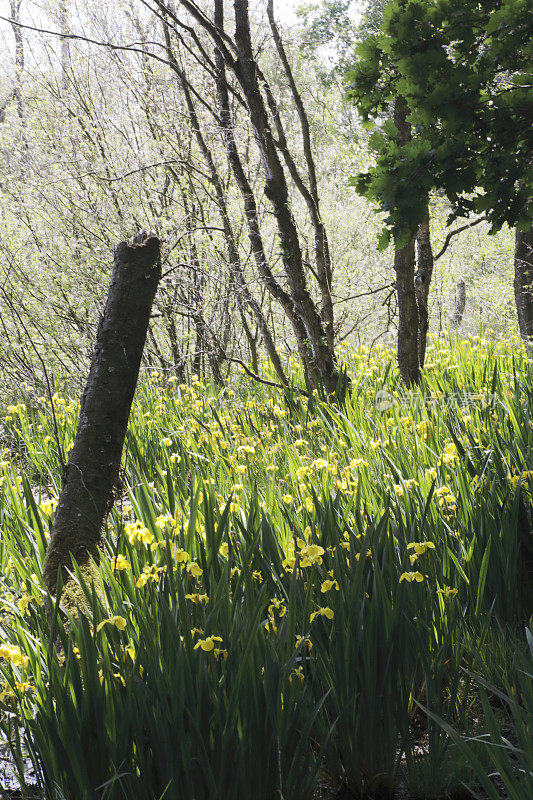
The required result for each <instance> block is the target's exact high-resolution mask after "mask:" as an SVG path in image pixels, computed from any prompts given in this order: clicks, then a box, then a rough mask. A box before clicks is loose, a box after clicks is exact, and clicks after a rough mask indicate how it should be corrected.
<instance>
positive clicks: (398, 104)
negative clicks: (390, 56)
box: [393, 96, 420, 386]
mask: <svg viewBox="0 0 533 800" xmlns="http://www.w3.org/2000/svg"><path fill="white" fill-rule="evenodd" d="M407 113H408V109H407V105H406V103H405V100H404V99H403V97H400V96H398V97H396V99H395V101H394V107H393V116H394V124H395V125H396V128H397V130H398V138H399V141H400V144H406V143H407V142H408V141H410V139H411V126H410V124H409V123H408V122H407ZM405 234H406V235H407V241H405ZM399 238H400V237H396V239H395V253H394V271H395V272H396V292H397V296H398V317H399V321H398V367H399V369H400V375H401V376H402V380H403V382H404V383H405V384H406V385H407V386H411V385H413V384H417V383H419V382H420V362H419V355H418V326H419V317H418V307H417V302H416V294H415V239H416V234H415V231H412V230H408V231H406V232H404V235H403V236H402V237H401V239H402V240H401V246H399V243H398V239H399Z"/></svg>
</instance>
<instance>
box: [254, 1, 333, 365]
mask: <svg viewBox="0 0 533 800" xmlns="http://www.w3.org/2000/svg"><path fill="white" fill-rule="evenodd" d="M267 14H268V21H269V23H270V28H271V30H272V36H273V38H274V42H275V45H276V49H277V51H278V55H279V58H280V61H281V63H282V65H283V69H284V71H285V75H286V76H287V80H288V81H289V86H290V89H291V93H292V97H293V100H294V105H295V106H296V110H297V112H298V117H299V119H300V126H301V129H302V141H303V150H304V156H305V162H306V165H307V173H308V178H309V188H307V187H306V186H305V185H304V184H303V181H302V180H301V179H299V176H295V175H294V172H295V171H297V168H296V165H295V164H294V163H293V161H292V159H290V162H292V163H289V164H288V166H289V169H290V172H291V175H292V176H293V178H294V180H295V183H296V185H297V186H298V188H299V190H300V192H301V193H302V196H303V197H304V200H305V201H306V203H307V207H308V209H309V214H310V216H311V222H312V224H313V228H314V232H315V261H316V271H317V279H318V285H319V288H320V296H321V301H322V308H321V317H322V321H323V323H324V327H325V329H326V336H327V340H328V346H329V349H330V351H331V353H333V352H334V347H335V331H334V319H333V300H332V297H331V280H332V274H331V257H330V252H329V242H328V237H327V233H326V228H325V226H324V223H323V222H322V219H321V217H320V203H319V196H318V183H317V177H316V167H315V160H314V158H313V151H312V148H311V133H310V128H309V120H308V118H307V112H306V110H305V106H304V104H303V101H302V98H301V96H300V93H299V91H298V87H297V86H296V81H295V80H294V76H293V74H292V69H291V66H290V64H289V60H288V58H287V54H286V53H285V48H284V47H283V42H282V39H281V35H280V33H279V30H278V26H277V25H276V21H275V19H274V0H268V2H267ZM275 119H276V121H277V122H279V124H281V120H280V117H279V113H278V111H277V109H276V110H275ZM278 132H279V126H278ZM280 138H282V139H283V141H285V134H284V133H283V136H282V137H280ZM284 154H285V155H288V150H286V152H285V153H284Z"/></svg>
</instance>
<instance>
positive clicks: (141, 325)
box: [43, 234, 161, 593]
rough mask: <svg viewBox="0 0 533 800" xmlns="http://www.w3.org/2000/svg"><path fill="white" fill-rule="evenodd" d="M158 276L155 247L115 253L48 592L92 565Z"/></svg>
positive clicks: (146, 241) (154, 243)
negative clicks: (80, 566)
mask: <svg viewBox="0 0 533 800" xmlns="http://www.w3.org/2000/svg"><path fill="white" fill-rule="evenodd" d="M160 277H161V264H160V242H159V239H157V238H156V237H155V236H148V237H147V236H146V234H140V235H139V236H137V237H136V238H135V239H134V241H133V244H132V245H128V244H127V243H126V242H122V243H121V244H119V245H118V247H117V249H116V252H115V262H114V266H113V274H112V276H111V283H110V286H109V292H108V296H107V302H106V306H105V309H104V314H103V317H102V319H101V321H100V325H99V327H98V333H97V337H96V345H95V349H94V354H93V358H92V362H91V368H90V372H89V378H88V380H87V385H86V387H85V391H84V393H83V395H82V398H81V403H80V416H79V423H78V430H77V432H76V438H75V440H74V446H73V448H72V450H71V453H70V458H69V461H68V464H67V466H66V469H65V474H64V476H63V487H62V489H61V494H60V496H59V501H58V504H57V509H56V512H55V518H54V525H53V528H52V533H51V538H50V544H49V546H48V550H47V552H46V557H45V560H44V566H43V577H44V582H45V585H46V586H47V588H48V589H49V591H50V592H52V593H54V592H55V589H56V585H57V576H58V572H59V571H60V570H61V572H62V574H63V577H64V578H66V577H67V575H68V569H69V568H71V567H72V560H71V559H72V557H74V558H75V559H76V562H77V563H78V564H84V563H85V562H87V561H88V560H89V559H90V558H93V559H94V560H95V561H98V558H99V543H100V540H101V532H102V527H103V523H104V520H105V518H106V516H107V514H108V513H109V511H110V509H111V507H112V505H113V501H114V497H115V495H116V492H117V488H118V486H119V473H120V462H121V457H122V448H123V445H124V438H125V436H126V429H127V425H128V419H129V414H130V409H131V404H132V401H133V395H134V393H135V388H136V386H137V378H138V375H139V367H140V364H141V358H142V354H143V349H144V343H145V339H146V332H147V330H148V323H149V320H150V312H151V309H152V303H153V300H154V297H155V293H156V290H157V286H158V283H159V279H160Z"/></svg>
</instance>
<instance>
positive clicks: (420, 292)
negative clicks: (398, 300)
mask: <svg viewBox="0 0 533 800" xmlns="http://www.w3.org/2000/svg"><path fill="white" fill-rule="evenodd" d="M416 245H417V252H418V265H417V266H418V269H417V271H416V275H415V294H416V304H417V307H418V361H419V363H420V367H421V368H423V366H424V361H425V360H426V345H427V335H428V328H429V309H428V297H429V287H430V284H431V277H432V275H433V250H432V247H431V236H430V231H429V206H427V207H426V211H425V215H424V220H423V221H422V223H421V225H420V227H419V228H418V232H417V234H416Z"/></svg>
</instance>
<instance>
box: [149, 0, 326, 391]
mask: <svg viewBox="0 0 533 800" xmlns="http://www.w3.org/2000/svg"><path fill="white" fill-rule="evenodd" d="M156 2H157V5H158V7H159V8H160V10H161V11H162V12H163V13H167V14H168V16H169V17H170V18H171V19H174V20H176V17H175V15H174V14H173V12H172V9H171V8H170V7H169V5H168V4H166V3H165V2H163V0H156ZM179 2H180V4H181V5H182V6H183V7H184V8H186V9H187V10H188V11H189V12H190V13H191V15H192V16H193V18H194V19H195V20H196V22H197V23H198V24H199V25H200V26H201V27H202V28H203V29H204V30H205V31H206V32H207V33H208V34H209V36H210V37H211V39H212V40H213V42H214V43H215V45H216V47H217V49H218V50H219V52H220V54H221V56H222V58H223V59H224V63H225V65H226V66H227V67H228V68H229V69H231V70H232V71H233V73H234V75H235V77H236V79H237V82H238V83H239V86H240V89H241V91H242V93H243V95H244V100H245V107H246V110H247V113H248V116H249V119H250V122H251V125H252V128H253V131H254V136H255V140H256V143H257V146H258V148H259V153H260V156H261V163H262V166H263V175H264V181H265V183H264V192H265V195H266V197H267V198H268V199H269V201H270V203H271V205H272V209H273V212H274V216H275V219H276V224H277V229H278V234H279V238H280V244H281V258H282V262H283V266H284V269H285V276H286V279H287V283H288V287H289V291H288V292H284V291H283V290H282V292H281V293H278V295H279V296H278V299H279V300H280V302H283V301H284V300H286V298H287V297H288V300H289V302H287V303H286V304H285V305H284V306H283V307H284V310H285V312H286V313H287V314H288V315H289V314H290V315H291V316H292V320H295V321H296V325H297V326H298V328H300V329H301V328H302V327H303V331H304V337H303V339H304V340H303V341H301V342H300V341H299V342H298V347H299V351H300V354H301V355H302V356H303V355H304V354H305V351H306V350H308V355H307V363H306V361H305V360H304V364H306V366H308V374H309V377H310V380H311V381H312V382H313V384H314V385H315V386H320V387H322V388H323V390H324V391H325V392H327V393H328V394H329V393H332V392H334V391H335V389H336V386H337V381H338V375H339V373H338V369H337V365H336V362H335V357H334V354H333V353H331V351H330V349H329V346H328V339H327V335H326V331H325V328H324V325H323V323H322V319H321V316H320V314H319V312H318V310H317V308H316V306H315V304H314V301H313V298H312V296H311V294H310V292H309V288H308V286H307V279H306V272H305V269H304V263H303V258H302V252H301V248H300V241H299V237H298V230H297V228H296V223H295V220H294V218H293V215H292V211H291V204H290V194H289V188H288V184H287V180H286V176H285V173H284V171H283V167H282V164H281V161H280V158H279V155H278V151H277V146H276V141H275V138H274V136H273V134H272V130H271V127H270V122H269V118H268V114H267V110H266V106H265V101H264V99H263V96H262V94H261V89H260V84H259V80H260V75H261V70H260V68H259V65H258V63H257V61H256V59H255V57H254V52H253V47H252V41H251V34H250V20H249V14H248V0H234V4H233V5H234V13H235V38H234V41H232V40H231V39H230V38H229V37H228V36H227V35H226V34H225V33H224V32H223V31H222V30H221V29H220V28H219V27H218V25H215V24H213V23H212V22H211V20H209V18H208V17H207V16H206V15H205V13H203V11H202V10H201V8H200V7H199V6H198V5H197V4H196V3H195V2H194V0H179ZM220 8H222V4H221V5H220ZM177 22H178V23H179V20H177ZM247 219H248V222H249V223H250V218H249V217H248V215H247ZM254 254H255V253H254ZM266 274H267V275H268V272H267V273H266ZM266 285H267V286H268V288H269V290H270V291H276V289H277V287H278V286H279V284H278V283H277V281H275V282H272V281H268V282H267V283H266ZM291 312H292V313H291ZM292 320H291V321H292ZM293 327H295V326H294V324H293ZM295 332H296V327H295ZM297 338H298V337H297Z"/></svg>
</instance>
